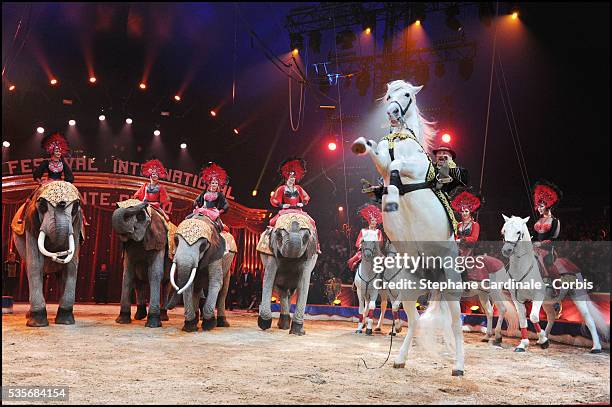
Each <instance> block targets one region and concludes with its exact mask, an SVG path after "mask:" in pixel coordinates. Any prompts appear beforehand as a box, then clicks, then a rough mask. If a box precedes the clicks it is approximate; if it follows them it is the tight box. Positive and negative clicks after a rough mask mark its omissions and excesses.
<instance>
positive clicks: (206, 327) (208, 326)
mask: <svg viewBox="0 0 612 407" xmlns="http://www.w3.org/2000/svg"><path fill="white" fill-rule="evenodd" d="M216 326H217V318H215V317H212V318H210V319H205V318H202V330H203V331H210V330H212V329H213V328H214V327H216Z"/></svg>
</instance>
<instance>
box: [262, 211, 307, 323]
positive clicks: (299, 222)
mask: <svg viewBox="0 0 612 407" xmlns="http://www.w3.org/2000/svg"><path fill="white" fill-rule="evenodd" d="M257 250H258V251H259V252H260V253H261V260H262V263H263V264H264V267H265V272H264V281H263V290H262V295H261V304H260V306H259V318H258V320H257V324H258V325H259V327H260V328H261V329H264V330H266V329H268V328H270V326H271V325H272V312H271V309H270V300H271V297H272V290H273V288H276V290H277V292H278V293H279V297H280V303H281V314H280V318H279V320H278V328H280V329H289V328H290V331H289V333H290V334H295V335H304V334H305V331H304V309H305V308H306V300H307V298H308V288H309V284H310V275H311V273H312V269H313V268H314V266H315V264H316V262H317V258H318V249H317V235H316V231H315V230H314V225H313V224H312V221H311V220H310V218H309V217H308V215H306V214H305V213H304V214H301V213H286V214H283V215H280V216H279V217H278V219H277V220H276V224H275V226H274V228H273V229H272V230H271V232H269V231H266V232H263V234H262V236H261V238H260V241H259V243H258V245H257ZM296 290H297V293H298V297H297V304H296V307H295V313H294V315H293V321H292V320H291V316H290V315H289V301H290V299H291V297H292V295H293V293H294V292H295V291H296ZM290 322H291V324H290ZM290 325H291V326H290Z"/></svg>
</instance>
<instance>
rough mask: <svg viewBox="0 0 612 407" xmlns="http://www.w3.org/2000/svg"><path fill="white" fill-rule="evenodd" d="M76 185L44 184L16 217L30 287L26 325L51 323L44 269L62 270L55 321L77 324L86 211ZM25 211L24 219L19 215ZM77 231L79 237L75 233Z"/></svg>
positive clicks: (17, 244)
mask: <svg viewBox="0 0 612 407" xmlns="http://www.w3.org/2000/svg"><path fill="white" fill-rule="evenodd" d="M79 206H80V195H79V192H78V190H77V188H76V187H75V186H74V185H72V184H71V183H69V182H66V181H52V182H50V183H48V184H46V185H43V186H41V187H40V188H39V189H38V190H37V191H36V192H35V193H34V195H33V197H32V199H31V200H29V201H28V202H27V203H26V204H24V206H22V208H20V210H19V211H18V212H17V214H15V218H14V219H13V223H12V229H13V239H14V241H15V247H16V248H17V252H18V253H19V255H20V256H21V258H22V259H24V261H25V264H26V269H27V273H28V284H29V290H30V310H29V311H28V313H27V316H26V318H27V323H26V325H27V326H31V327H41V326H48V325H49V321H48V320H47V308H46V303H45V298H44V296H43V273H44V274H48V273H60V281H61V284H60V286H62V287H63V294H62V297H61V299H60V302H59V307H58V309H57V315H56V317H55V323H56V324H63V325H72V324H74V315H73V306H74V296H75V290H76V281H77V269H78V266H79V250H80V247H81V232H82V230H81V227H82V224H83V215H82V212H81V210H80V207H79ZM21 211H23V217H22V219H23V222H22V223H19V222H18V219H19V216H20V215H21ZM75 235H76V237H75Z"/></svg>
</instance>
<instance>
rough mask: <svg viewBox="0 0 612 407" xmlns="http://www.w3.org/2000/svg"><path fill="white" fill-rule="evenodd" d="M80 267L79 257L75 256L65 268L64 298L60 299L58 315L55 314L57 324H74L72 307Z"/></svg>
mask: <svg viewBox="0 0 612 407" xmlns="http://www.w3.org/2000/svg"><path fill="white" fill-rule="evenodd" d="M75 257H76V254H75ZM78 267H79V265H78V263H77V258H73V261H71V262H70V263H68V264H66V270H64V273H63V276H64V278H63V280H64V281H63V284H64V293H63V294H62V298H61V299H60V303H59V307H58V309H57V315H56V316H55V323H56V324H60V325H73V324H74V314H73V312H72V309H73V306H74V297H75V292H76V282H77V269H78Z"/></svg>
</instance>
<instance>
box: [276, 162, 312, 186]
mask: <svg viewBox="0 0 612 407" xmlns="http://www.w3.org/2000/svg"><path fill="white" fill-rule="evenodd" d="M291 172H294V173H295V182H299V181H300V180H301V179H302V177H304V174H306V162H305V161H304V160H303V159H301V158H290V159H288V160H285V161H283V162H282V164H281V166H280V174H281V175H282V177H283V178H284V179H287V178H289V173H291Z"/></svg>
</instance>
